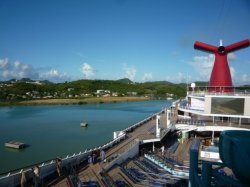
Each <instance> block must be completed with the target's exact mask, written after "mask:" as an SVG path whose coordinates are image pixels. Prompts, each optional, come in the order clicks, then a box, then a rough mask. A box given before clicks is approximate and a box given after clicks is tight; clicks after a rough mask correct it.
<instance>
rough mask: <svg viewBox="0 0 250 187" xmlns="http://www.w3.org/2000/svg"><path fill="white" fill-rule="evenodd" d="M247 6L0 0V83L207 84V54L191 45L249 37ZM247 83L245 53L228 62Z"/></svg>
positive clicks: (192, 1) (249, 57) (158, 0)
mask: <svg viewBox="0 0 250 187" xmlns="http://www.w3.org/2000/svg"><path fill="white" fill-rule="evenodd" d="M249 23H250V1H248V0H237V1H236V0H203V1H201V0H189V1H184V0H183V1H181V0H168V1H167V0H105V1H103V0H75V1H70V0H67V1H66V0H43V1H36V0H22V1H20V0H1V1H0V25H1V29H0V80H8V79H11V78H17V79H20V78H23V77H30V78H32V79H47V80H51V81H54V82H63V81H73V80H78V79H109V80H117V79H120V78H124V77H127V78H130V79H131V80H133V81H136V82H145V81H162V80H167V81H171V82H175V83H179V82H187V81H188V82H192V81H208V80H209V77H210V72H211V68H212V65H213V55H211V54H208V53H205V52H202V51H197V50H194V48H193V44H194V42H195V41H197V40H198V41H202V42H205V43H209V44H212V45H219V40H220V39H222V40H223V44H224V45H229V44H231V43H234V42H238V41H241V40H244V39H248V38H250V24H249ZM228 60H229V64H230V69H231V73H232V77H233V82H234V84H235V85H238V84H249V83H250V68H249V66H250V47H248V48H245V49H243V50H240V51H236V52H234V53H232V54H230V55H229V57H228Z"/></svg>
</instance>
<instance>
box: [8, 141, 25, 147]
mask: <svg viewBox="0 0 250 187" xmlns="http://www.w3.org/2000/svg"><path fill="white" fill-rule="evenodd" d="M4 145H5V147H8V148H14V149H23V148H24V147H25V143H22V142H16V141H9V142H6V143H5V144H4Z"/></svg>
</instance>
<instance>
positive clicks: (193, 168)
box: [189, 139, 200, 187]
mask: <svg viewBox="0 0 250 187" xmlns="http://www.w3.org/2000/svg"><path fill="white" fill-rule="evenodd" d="M199 147H200V141H199V140H198V139H194V140H193V142H192V145H191V147H190V167H189V187H198V181H196V178H197V177H198V158H199Z"/></svg>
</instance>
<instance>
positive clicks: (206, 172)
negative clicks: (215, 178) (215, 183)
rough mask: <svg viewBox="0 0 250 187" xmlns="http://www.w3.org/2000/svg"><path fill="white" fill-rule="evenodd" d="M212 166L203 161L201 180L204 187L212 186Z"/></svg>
mask: <svg viewBox="0 0 250 187" xmlns="http://www.w3.org/2000/svg"><path fill="white" fill-rule="evenodd" d="M211 174H212V165H211V164H210V163H209V162H207V161H202V174H201V180H202V184H203V185H204V187H210V186H211Z"/></svg>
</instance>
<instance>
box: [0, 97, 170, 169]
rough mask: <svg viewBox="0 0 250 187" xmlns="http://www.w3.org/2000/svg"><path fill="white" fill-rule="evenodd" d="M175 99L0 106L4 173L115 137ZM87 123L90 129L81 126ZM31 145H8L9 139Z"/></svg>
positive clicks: (0, 162)
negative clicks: (115, 134) (14, 147)
mask: <svg viewBox="0 0 250 187" xmlns="http://www.w3.org/2000/svg"><path fill="white" fill-rule="evenodd" d="M170 104H171V101H167V100H154V101H140V102H122V103H107V104H86V105H53V106H52V105H48V106H11V107H0V173H5V172H8V171H10V170H14V169H18V168H22V167H25V166H28V165H32V164H35V163H40V162H42V161H46V160H49V159H53V158H56V157H61V158H63V157H65V156H67V155H72V154H74V153H79V152H80V151H84V150H86V149H90V148H94V147H97V146H100V145H103V144H105V143H107V142H108V141H110V140H112V138H113V132H114V131H119V130H122V129H125V128H126V127H128V126H130V125H133V124H134V123H136V122H139V121H141V120H143V119H144V118H146V117H148V116H149V115H152V114H154V113H156V112H159V111H160V110H161V109H162V108H163V107H167V106H169V105H170ZM81 122H87V123H88V124H89V125H88V127H86V128H82V127H80V123H81ZM11 140H15V141H20V142H23V143H25V144H27V145H28V147H26V148H25V149H23V150H15V149H10V148H6V147H5V146H4V143H5V142H7V141H11Z"/></svg>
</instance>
